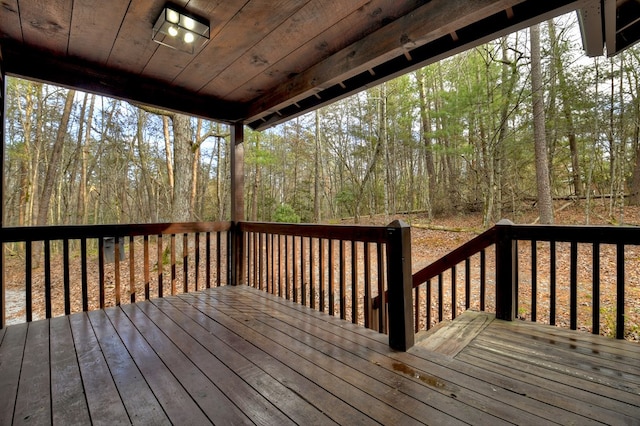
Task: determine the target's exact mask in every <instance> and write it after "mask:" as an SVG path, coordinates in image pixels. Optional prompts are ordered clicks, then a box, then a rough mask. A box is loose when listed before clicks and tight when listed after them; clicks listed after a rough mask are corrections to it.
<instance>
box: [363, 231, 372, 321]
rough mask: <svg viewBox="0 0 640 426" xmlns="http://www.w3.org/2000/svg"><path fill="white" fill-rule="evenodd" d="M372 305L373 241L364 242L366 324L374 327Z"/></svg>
mask: <svg viewBox="0 0 640 426" xmlns="http://www.w3.org/2000/svg"><path fill="white" fill-rule="evenodd" d="M371 315H372V306H371V243H368V242H366V243H364V326H365V327H366V328H372V327H371V325H372V322H373V318H371Z"/></svg>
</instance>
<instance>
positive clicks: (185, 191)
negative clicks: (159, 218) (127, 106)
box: [171, 114, 193, 222]
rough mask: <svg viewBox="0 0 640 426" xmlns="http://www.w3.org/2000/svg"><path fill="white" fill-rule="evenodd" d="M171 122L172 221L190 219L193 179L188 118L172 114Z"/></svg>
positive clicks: (191, 215) (186, 220) (191, 213)
mask: <svg viewBox="0 0 640 426" xmlns="http://www.w3.org/2000/svg"><path fill="white" fill-rule="evenodd" d="M171 122H172V124H173V166H174V167H173V184H174V187H173V199H172V205H171V221H172V222H189V221H191V220H192V217H193V212H192V211H191V202H190V201H191V183H192V181H193V176H192V173H191V172H192V165H193V151H192V141H193V137H192V135H191V126H190V118H189V117H188V116H186V115H182V114H172V115H171Z"/></svg>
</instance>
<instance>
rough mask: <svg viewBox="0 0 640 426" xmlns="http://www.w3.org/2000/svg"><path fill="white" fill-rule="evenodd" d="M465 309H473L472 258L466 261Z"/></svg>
mask: <svg viewBox="0 0 640 426" xmlns="http://www.w3.org/2000/svg"><path fill="white" fill-rule="evenodd" d="M464 308H465V309H469V308H471V258H470V257H467V258H466V259H465V260H464Z"/></svg>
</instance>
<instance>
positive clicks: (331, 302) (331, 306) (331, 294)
mask: <svg viewBox="0 0 640 426" xmlns="http://www.w3.org/2000/svg"><path fill="white" fill-rule="evenodd" d="M333 242H334V241H333V240H329V259H328V261H329V262H328V264H329V315H334V314H335V303H334V292H333V264H334V263H333Z"/></svg>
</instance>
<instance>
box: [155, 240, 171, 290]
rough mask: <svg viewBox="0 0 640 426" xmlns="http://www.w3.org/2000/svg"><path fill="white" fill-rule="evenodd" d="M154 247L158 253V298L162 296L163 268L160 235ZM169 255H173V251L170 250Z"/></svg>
mask: <svg viewBox="0 0 640 426" xmlns="http://www.w3.org/2000/svg"><path fill="white" fill-rule="evenodd" d="M156 245H157V251H158V297H162V296H163V288H162V273H163V266H164V265H163V264H164V262H163V259H162V234H159V235H158V239H157V244H156ZM171 253H175V250H173V249H172V250H171ZM172 263H173V262H172ZM172 287H173V286H172Z"/></svg>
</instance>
